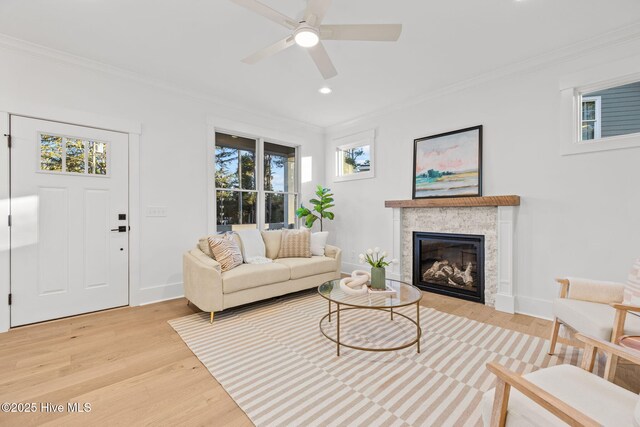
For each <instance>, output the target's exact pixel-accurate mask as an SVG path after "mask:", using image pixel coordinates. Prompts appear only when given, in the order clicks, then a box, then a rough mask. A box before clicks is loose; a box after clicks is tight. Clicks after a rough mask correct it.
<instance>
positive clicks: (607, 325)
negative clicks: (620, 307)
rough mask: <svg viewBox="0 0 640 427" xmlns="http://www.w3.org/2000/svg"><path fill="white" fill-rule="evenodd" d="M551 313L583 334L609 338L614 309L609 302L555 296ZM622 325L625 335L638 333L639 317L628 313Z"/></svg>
mask: <svg viewBox="0 0 640 427" xmlns="http://www.w3.org/2000/svg"><path fill="white" fill-rule="evenodd" d="M553 313H554V315H555V316H556V317H557V318H558V319H560V320H561V321H562V323H566V324H567V325H569V326H570V327H572V328H573V329H575V330H577V331H580V332H582V333H583V334H585V335H591V336H594V337H596V338H600V339H602V340H605V341H610V340H611V333H612V332H613V319H614V317H615V314H616V310H615V309H614V308H613V307H611V306H610V305H609V304H600V303H597V302H589V301H580V300H573V299H568V298H557V299H555V300H554V301H553ZM624 326H625V327H624V333H625V335H640V317H638V316H633V315H628V316H627V318H626V322H625V325H624Z"/></svg>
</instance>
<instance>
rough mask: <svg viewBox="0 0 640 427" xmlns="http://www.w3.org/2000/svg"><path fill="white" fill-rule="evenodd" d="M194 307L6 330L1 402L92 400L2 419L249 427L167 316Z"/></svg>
mask: <svg viewBox="0 0 640 427" xmlns="http://www.w3.org/2000/svg"><path fill="white" fill-rule="evenodd" d="M422 304H423V305H424V306H427V307H434V308H436V309H438V310H440V311H444V312H447V313H451V314H455V315H458V316H464V317H467V318H471V319H474V320H478V321H481V322H485V323H490V324H493V325H497V326H501V327H504V328H509V329H513V330H516V331H520V332H524V333H527V334H531V335H536V336H541V337H544V338H547V335H548V333H549V331H550V325H551V323H550V322H548V321H546V320H542V319H537V318H534V317H530V316H524V315H510V314H506V313H500V312H497V311H495V310H493V309H491V308H488V307H485V306H483V305H480V304H476V303H471V302H466V301H461V300H458V299H453V298H448V297H444V296H439V295H435V294H427V293H425V298H423V300H422ZM196 310H197V309H196V308H194V307H193V306H187V303H186V300H185V299H178V300H172V301H166V302H161V303H157V304H151V305H147V306H142V307H127V308H121V309H115V310H109V311H104V312H100V313H93V314H88V315H83V316H77V317H73V318H68V319H62V320H57V321H52V322H47V323H42V324H37V325H32V326H26V327H21V328H16V329H14V330H11V331H9V332H8V333H6V334H0V367H1V371H0V403H1V402H35V403H38V404H40V403H42V402H51V403H56V404H63V405H65V406H66V404H67V402H80V403H85V402H88V403H90V404H91V412H89V413H83V414H69V413H41V412H39V413H36V414H6V413H1V412H0V424H3V425H20V426H28V425H42V424H47V425H65V426H67V425H105V424H108V425H145V424H154V425H158V424H161V425H215V426H223V425H224V426H250V425H252V424H251V422H250V421H249V419H248V418H247V417H246V415H245V414H244V412H242V410H241V409H240V408H239V407H238V406H237V405H236V404H235V402H234V401H233V400H232V399H231V398H230V397H229V395H228V394H227V393H226V392H225V390H224V389H223V388H222V387H221V386H220V385H219V384H218V382H217V381H216V380H215V379H214V378H213V377H212V376H211V375H210V374H209V372H208V371H207V370H206V369H205V368H204V366H203V365H202V364H201V363H200V361H199V360H198V359H197V358H196V357H195V356H194V355H193V354H192V353H191V351H190V350H189V349H188V348H187V346H186V345H185V344H184V343H183V342H182V340H181V339H180V337H179V336H178V334H176V333H175V332H174V331H173V329H172V328H171V327H170V326H169V325H168V323H167V320H170V319H175V318H178V317H182V316H185V315H188V314H191V313H193V312H194V311H196ZM214 326H215V325H214ZM619 369H620V375H619V377H621V378H622V380H620V381H621V382H622V383H625V382H626V380H625V378H633V379H635V382H636V383H637V382H638V381H637V379H638V378H637V372H636V371H633V370H631V371H630V370H629V369H631V368H629V367H628V366H625V365H622V366H621V367H620V368H619ZM616 381H617V382H618V381H619V379H617V380H616ZM635 385H636V386H637V384H635Z"/></svg>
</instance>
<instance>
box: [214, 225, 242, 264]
mask: <svg viewBox="0 0 640 427" xmlns="http://www.w3.org/2000/svg"><path fill="white" fill-rule="evenodd" d="M208 240H209V248H211V253H212V254H213V258H214V259H215V260H216V261H218V262H219V263H220V268H221V270H222V271H223V272H224V271H229V270H231V269H232V268H234V267H237V266H239V265H240V264H242V252H241V251H240V246H238V243H237V242H236V240H235V238H234V237H233V233H227V234H225V235H224V236H222V237H217V236H210V237H209V238H208Z"/></svg>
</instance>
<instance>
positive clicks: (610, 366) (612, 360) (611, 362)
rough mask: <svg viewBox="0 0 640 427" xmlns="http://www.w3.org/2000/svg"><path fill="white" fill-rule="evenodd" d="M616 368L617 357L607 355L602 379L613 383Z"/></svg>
mask: <svg viewBox="0 0 640 427" xmlns="http://www.w3.org/2000/svg"><path fill="white" fill-rule="evenodd" d="M617 367H618V356H616V355H614V354H608V355H607V364H606V365H605V368H604V379H605V380H607V381H610V382H613V379H614V378H615V377H616V368H617Z"/></svg>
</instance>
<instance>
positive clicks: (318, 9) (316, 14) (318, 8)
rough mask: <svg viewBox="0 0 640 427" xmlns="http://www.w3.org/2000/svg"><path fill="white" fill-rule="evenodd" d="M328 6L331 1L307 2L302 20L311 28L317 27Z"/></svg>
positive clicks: (317, 0) (314, 0) (315, 0)
mask: <svg viewBox="0 0 640 427" xmlns="http://www.w3.org/2000/svg"><path fill="white" fill-rule="evenodd" d="M329 6H331V0H309V4H308V5H307V10H305V11H304V20H305V21H306V22H307V24H309V25H311V26H313V27H317V26H319V25H320V24H321V23H322V20H323V19H324V15H325V14H326V13H327V10H328V9H329Z"/></svg>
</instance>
